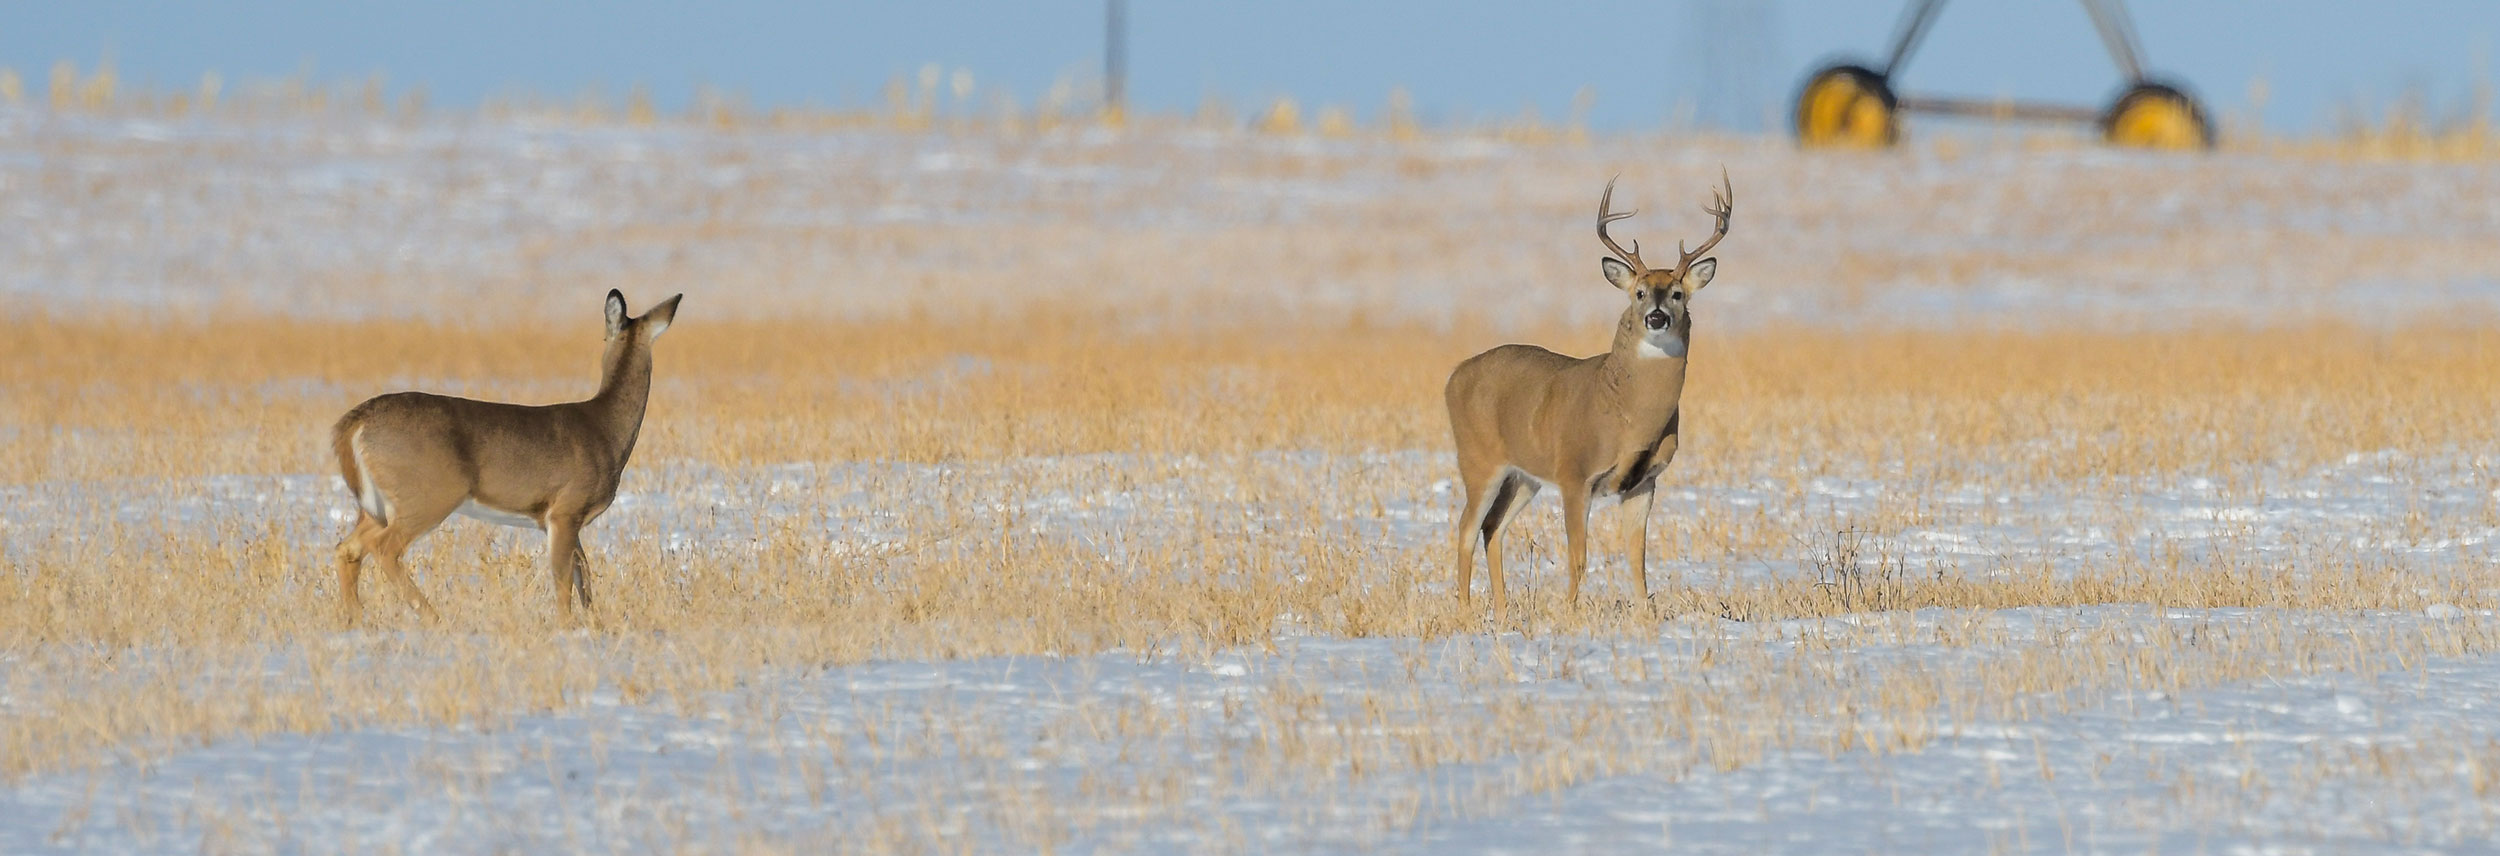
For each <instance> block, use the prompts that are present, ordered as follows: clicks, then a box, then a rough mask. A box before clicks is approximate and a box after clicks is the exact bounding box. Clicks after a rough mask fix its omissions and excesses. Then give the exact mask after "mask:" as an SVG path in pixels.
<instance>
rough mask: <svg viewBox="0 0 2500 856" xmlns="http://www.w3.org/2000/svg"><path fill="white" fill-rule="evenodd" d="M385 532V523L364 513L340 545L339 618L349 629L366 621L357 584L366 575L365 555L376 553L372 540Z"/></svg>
mask: <svg viewBox="0 0 2500 856" xmlns="http://www.w3.org/2000/svg"><path fill="white" fill-rule="evenodd" d="M381 531H382V521H379V520H375V519H373V515H371V514H366V513H363V512H361V511H360V512H358V513H357V514H356V525H355V527H354V528H351V529H349V530H347V537H346V538H344V539H341V540H340V541H339V548H338V553H337V557H338V567H339V617H340V619H341V620H342V621H343V622H344V623H345V624H346V625H347V626H349V627H354V626H355V625H356V622H358V621H359V620H362V618H363V617H364V612H365V607H364V602H363V600H362V599H360V598H359V597H358V596H357V592H356V583H357V580H358V578H359V577H362V576H363V575H364V565H365V554H366V553H367V552H369V551H371V550H372V549H373V547H372V540H371V539H372V538H373V536H374V535H375V534H376V533H379V532H381Z"/></svg>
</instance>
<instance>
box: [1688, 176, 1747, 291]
mask: <svg viewBox="0 0 2500 856" xmlns="http://www.w3.org/2000/svg"><path fill="white" fill-rule="evenodd" d="M1719 186H1720V189H1718V190H1713V191H1711V192H1710V195H1711V197H1712V199H1711V202H1712V204H1710V205H1704V206H1702V207H1701V210H1702V211H1703V212H1704V213H1707V214H1709V215H1710V216H1712V217H1716V218H1718V221H1719V222H1718V225H1717V226H1716V227H1715V228H1713V229H1712V230H1711V231H1710V240H1707V241H1703V242H1701V246H1699V247H1695V248H1693V250H1692V251H1691V252H1685V251H1684V242H1683V241H1677V242H1675V252H1676V255H1679V256H1682V257H1683V258H1682V259H1681V260H1680V261H1677V262H1676V263H1675V271H1676V274H1677V275H1679V276H1681V275H1682V274H1683V272H1684V271H1685V270H1686V269H1687V268H1690V267H1692V266H1693V262H1696V261H1700V260H1701V256H1702V254H1703V253H1707V252H1710V248H1711V247H1715V246H1718V245H1719V239H1720V238H1724V237H1727V220H1728V217H1729V215H1731V214H1733V213H1734V212H1735V210H1736V185H1735V184H1734V183H1733V182H1730V181H1728V178H1727V167H1720V168H1719Z"/></svg>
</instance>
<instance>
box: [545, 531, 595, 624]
mask: <svg viewBox="0 0 2500 856" xmlns="http://www.w3.org/2000/svg"><path fill="white" fill-rule="evenodd" d="M581 572H582V525H581V524H580V523H576V522H574V521H573V520H572V518H570V517H560V516H555V515H549V516H548V518H547V577H548V579H549V581H551V582H553V583H555V587H556V604H557V605H558V606H559V607H560V608H561V609H562V611H563V613H564V617H565V618H566V619H568V620H569V619H572V618H574V617H575V611H576V610H577V609H579V608H580V607H583V606H589V605H590V603H589V598H588V597H587V596H586V595H588V594H589V592H588V591H587V590H586V589H585V588H584V586H583V583H582V579H581ZM576 596H583V597H582V602H581V603H580V604H579V605H576V604H575V603H574V598H575V597H576Z"/></svg>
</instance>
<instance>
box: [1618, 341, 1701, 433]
mask: <svg viewBox="0 0 2500 856" xmlns="http://www.w3.org/2000/svg"><path fill="white" fill-rule="evenodd" d="M1661 332H1662V333H1672V334H1673V335H1672V336H1657V335H1652V334H1651V333H1650V330H1649V327H1648V325H1646V324H1643V323H1641V320H1640V318H1639V316H1638V315H1636V314H1634V313H1631V312H1626V313H1624V316H1623V321H1622V323H1620V324H1618V325H1616V327H1615V342H1614V347H1613V348H1612V349H1610V350H1608V351H1607V352H1606V364H1605V365H1604V366H1603V367H1602V368H1601V369H1600V371H1599V376H1600V377H1601V378H1603V379H1604V382H1603V383H1602V384H1601V386H1602V387H1603V389H1604V392H1605V398H1606V402H1605V403H1606V405H1607V406H1608V407H1609V408H1611V409H1613V410H1614V411H1615V412H1616V413H1619V414H1622V416H1623V417H1624V419H1625V421H1626V422H1627V427H1628V428H1630V429H1631V430H1633V431H1634V432H1636V433H1638V432H1642V431H1647V430H1649V429H1651V428H1659V429H1663V428H1664V426H1665V425H1666V421H1667V419H1668V418H1669V417H1671V416H1674V415H1675V409H1676V404H1677V402H1678V401H1680V400H1682V399H1683V397H1684V365H1685V354H1686V352H1687V350H1688V346H1689V344H1690V343H1691V342H1692V334H1693V322H1692V316H1691V315H1690V314H1681V315H1679V317H1677V318H1676V319H1675V324H1674V325H1672V326H1670V327H1668V328H1667V330H1665V331H1661ZM1652 422H1655V423H1657V424H1656V425H1654V426H1653V425H1651V424H1650V423H1652Z"/></svg>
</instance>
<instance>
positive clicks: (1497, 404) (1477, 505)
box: [1443, 173, 1736, 624]
mask: <svg viewBox="0 0 2500 856" xmlns="http://www.w3.org/2000/svg"><path fill="white" fill-rule="evenodd" d="M1720 181H1721V182H1722V184H1723V185H1725V183H1726V175H1725V174H1724V173H1722V174H1721V176H1720ZM1614 195H1615V186H1614V183H1613V182H1607V183H1606V192H1605V194H1604V195H1603V196H1600V197H1598V202H1597V238H1598V240H1599V241H1602V242H1604V243H1605V245H1606V248H1607V249H1609V250H1612V251H1614V253H1615V256H1616V257H1618V258H1606V259H1603V260H1601V262H1600V264H1599V267H1600V269H1601V270H1602V272H1603V273H1604V274H1605V276H1606V280H1607V281H1608V282H1611V283H1613V284H1614V285H1615V287H1617V288H1620V289H1623V295H1624V297H1625V298H1626V299H1627V300H1629V302H1630V305H1628V306H1625V307H1624V310H1623V316H1622V318H1621V319H1620V320H1619V321H1618V322H1617V323H1616V325H1615V341H1614V348H1613V349H1612V350H1610V351H1608V352H1606V353H1604V354H1599V355H1597V356H1594V357H1588V358H1584V359H1574V358H1571V357H1566V356H1563V355H1561V354H1557V353H1554V352H1552V351H1548V350H1546V349H1544V348H1540V347H1536V346H1534V345H1504V346H1502V347H1499V348H1495V349H1493V350H1490V351H1486V352H1484V353H1481V354H1477V355H1475V356H1474V357H1470V358H1468V359H1467V361H1466V362H1462V363H1459V364H1458V368H1457V369H1455V370H1453V371H1451V372H1450V381H1449V385H1448V387H1446V388H1445V389H1444V390H1443V397H1444V398H1445V399H1446V401H1447V402H1448V404H1449V408H1450V432H1451V434H1452V435H1453V438H1454V439H1455V440H1456V442H1457V445H1458V475H1459V480H1460V481H1461V482H1462V483H1463V484H1465V486H1466V497H1467V498H1466V505H1465V507H1464V508H1462V509H1461V511H1460V513H1459V516H1458V532H1457V542H1458V597H1459V599H1460V600H1461V601H1465V600H1467V599H1468V598H1469V596H1470V591H1469V589H1470V587H1471V586H1472V585H1473V582H1474V581H1473V579H1472V577H1473V576H1474V575H1475V555H1474V554H1475V547H1476V543H1477V541H1478V540H1482V542H1483V543H1484V551H1485V564H1486V568H1487V570H1488V571H1490V580H1489V581H1488V582H1489V584H1490V586H1491V588H1492V593H1493V620H1494V621H1495V623H1497V624H1507V623H1508V622H1509V620H1510V616H1509V608H1508V603H1507V598H1506V597H1505V594H1504V590H1503V589H1504V587H1503V583H1502V549H1501V543H1502V542H1501V537H1502V528H1503V526H1504V525H1506V524H1508V523H1509V522H1510V519H1511V517H1512V515H1513V514H1515V513H1516V512H1517V511H1518V510H1519V507H1520V506H1522V505H1525V504H1526V503H1527V501H1528V500H1529V499H1530V498H1531V497H1534V496H1535V495H1536V492H1537V490H1538V489H1539V488H1541V487H1543V486H1545V485H1552V486H1555V487H1556V488H1558V489H1560V490H1561V491H1562V503H1563V533H1564V536H1565V540H1566V541H1567V542H1568V543H1567V544H1566V545H1565V547H1564V553H1563V555H1564V557H1565V559H1566V561H1567V562H1568V563H1569V567H1570V580H1571V582H1570V592H1569V594H1570V598H1571V600H1572V601H1573V602H1575V603H1576V602H1578V600H1579V598H1580V578H1581V577H1582V576H1583V575H1584V574H1585V572H1586V570H1587V566H1588V543H1587V540H1588V539H1587V536H1588V508H1589V503H1590V502H1591V501H1592V500H1594V499H1596V498H1597V497H1600V496H1619V497H1621V498H1622V500H1623V526H1622V529H1623V532H1624V539H1625V542H1626V543H1625V545H1624V546H1625V550H1626V552H1627V553H1628V554H1629V556H1628V557H1627V558H1628V559H1629V563H1630V564H1629V571H1630V573H1631V575H1632V583H1633V587H1634V591H1635V592H1636V593H1637V594H1638V596H1639V597H1640V599H1641V600H1642V601H1644V602H1646V601H1647V600H1648V599H1649V577H1648V573H1647V571H1646V570H1645V566H1644V561H1645V557H1644V555H1643V553H1644V551H1645V549H1646V548H1647V545H1648V537H1649V510H1650V506H1651V502H1652V492H1653V490H1654V488H1655V487H1656V486H1657V481H1658V475H1659V474H1660V473H1662V472H1665V471H1666V468H1667V463H1668V462H1669V461H1672V460H1674V459H1675V447H1676V437H1677V435H1678V433H1679V425H1678V422H1679V417H1680V415H1681V412H1680V409H1679V404H1680V402H1681V400H1682V399H1683V395H1684V364H1685V355H1686V353H1687V352H1688V350H1689V347H1690V342H1691V341H1692V330H1693V327H1692V324H1693V316H1692V314H1691V312H1690V311H1689V309H1688V308H1687V303H1686V302H1687V301H1689V300H1691V299H1692V296H1693V293H1694V292H1697V291H1700V290H1701V289H1702V288H1703V287H1704V286H1707V285H1709V284H1710V280H1711V278H1712V277H1713V276H1715V275H1717V273H1718V270H1719V263H1718V260H1717V259H1711V258H1703V257H1702V256H1703V254H1705V253H1708V252H1709V251H1710V248H1711V247H1714V246H1717V245H1718V243H1719V239H1720V238H1724V237H1726V236H1727V226H1728V217H1729V214H1730V212H1731V209H1732V204H1733V202H1734V199H1735V196H1736V192H1735V189H1734V188H1733V186H1726V187H1725V189H1723V190H1722V191H1721V192H1720V193H1719V195H1718V198H1717V200H1716V204H1715V205H1713V206H1712V207H1709V208H1706V209H1704V210H1706V211H1708V212H1709V213H1710V214H1711V215H1712V216H1713V217H1714V218H1716V220H1717V225H1716V228H1715V229H1714V230H1713V231H1712V232H1711V235H1710V238H1709V240H1706V241H1703V242H1702V244H1701V247H1700V248H1699V249H1695V250H1691V251H1684V250H1683V247H1682V245H1680V244H1679V245H1678V246H1677V250H1678V252H1679V254H1680V255H1681V258H1680V259H1678V260H1677V262H1676V265H1675V267H1674V268H1672V269H1666V270H1653V269H1650V268H1649V267H1647V266H1645V265H1644V264H1642V262H1641V256H1640V243H1639V242H1637V241H1636V242H1633V244H1632V248H1631V249H1629V250H1626V249H1624V248H1622V247H1620V246H1617V245H1616V244H1615V240H1614V238H1612V237H1610V236H1608V235H1607V234H1606V226H1607V224H1609V223H1613V222H1615V221H1617V220H1621V219H1623V218H1625V217H1630V216H1632V213H1631V212H1625V213H1621V214H1617V213H1614V211H1613V202H1614Z"/></svg>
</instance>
